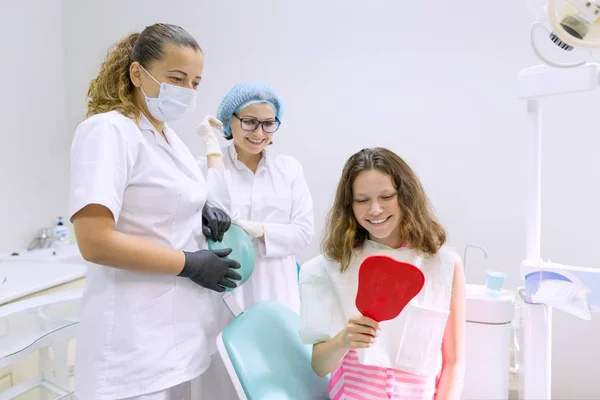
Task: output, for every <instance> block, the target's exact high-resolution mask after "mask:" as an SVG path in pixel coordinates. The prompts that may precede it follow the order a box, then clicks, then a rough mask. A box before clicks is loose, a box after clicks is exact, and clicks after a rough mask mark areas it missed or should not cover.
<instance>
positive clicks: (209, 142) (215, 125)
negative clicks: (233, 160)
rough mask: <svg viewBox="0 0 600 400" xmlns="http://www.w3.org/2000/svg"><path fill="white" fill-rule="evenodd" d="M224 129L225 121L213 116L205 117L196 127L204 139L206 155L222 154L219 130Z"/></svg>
mask: <svg viewBox="0 0 600 400" xmlns="http://www.w3.org/2000/svg"><path fill="white" fill-rule="evenodd" d="M222 129H223V123H222V122H221V121H219V120H218V119H216V118H215V117H213V116H210V115H207V116H206V117H204V119H203V120H202V122H201V123H200V125H198V127H197V128H196V133H197V134H198V136H200V139H202V144H204V148H205V149H206V155H207V156H210V155H222V154H223V153H222V152H221V146H219V138H218V137H217V132H218V131H220V130H222Z"/></svg>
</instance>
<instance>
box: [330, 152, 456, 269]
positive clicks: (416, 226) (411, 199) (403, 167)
mask: <svg viewBox="0 0 600 400" xmlns="http://www.w3.org/2000/svg"><path fill="white" fill-rule="evenodd" d="M368 170H378V171H381V172H383V173H385V174H387V175H389V176H390V177H391V178H392V182H393V184H394V187H395V188H396V189H397V190H398V203H399V205H400V209H401V210H402V213H403V218H402V222H401V227H400V235H401V238H402V240H403V243H406V244H407V245H408V246H410V247H411V248H412V249H414V250H416V251H418V252H420V253H422V254H424V255H435V254H436V253H437V252H438V250H439V249H440V248H441V247H442V246H443V245H444V243H445V242H446V232H445V230H444V228H443V227H442V225H441V224H439V223H438V222H437V221H436V220H435V217H434V216H433V212H432V211H431V206H430V203H429V199H428V197H427V195H426V194H425V190H424V189H423V186H422V184H421V182H420V181H419V178H418V177H417V175H416V174H415V173H414V171H413V170H412V169H411V168H410V166H409V165H408V164H407V163H406V162H405V161H404V160H402V158H400V157H399V156H398V155H396V154H395V153H394V152H392V151H390V150H388V149H384V148H380V147H378V148H372V149H363V150H361V151H359V152H358V153H356V154H354V155H352V156H351V157H350V158H349V159H348V161H346V164H345V165H344V169H343V171H342V176H341V178H340V181H339V184H338V187H337V191H336V195H335V200H334V203H333V207H332V208H331V210H330V212H329V214H328V217H327V226H326V229H325V237H324V239H323V243H322V249H323V253H324V254H325V256H326V257H327V258H329V259H331V260H334V261H336V262H339V263H340V271H341V272H344V271H345V270H346V269H347V268H348V266H349V265H350V261H351V259H352V256H353V254H354V252H355V251H356V250H357V249H360V248H362V246H363V245H364V242H365V240H367V239H368V237H369V233H368V232H367V230H366V229H365V228H363V227H362V226H361V225H360V224H359V223H358V221H357V220H356V217H355V216H354V211H353V209H352V204H353V202H354V196H353V193H352V186H353V184H354V180H355V179H356V177H357V176H358V175H359V174H360V173H361V172H363V171H368Z"/></svg>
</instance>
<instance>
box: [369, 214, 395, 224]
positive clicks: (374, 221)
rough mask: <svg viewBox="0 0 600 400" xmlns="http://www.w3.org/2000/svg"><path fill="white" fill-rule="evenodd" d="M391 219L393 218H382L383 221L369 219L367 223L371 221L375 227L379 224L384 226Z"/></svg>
mask: <svg viewBox="0 0 600 400" xmlns="http://www.w3.org/2000/svg"><path fill="white" fill-rule="evenodd" d="M390 218H391V216H389V217H385V218H381V219H368V220H367V221H369V222H370V223H372V224H373V225H379V224H383V223H384V222H386V221H387V220H388V219H390Z"/></svg>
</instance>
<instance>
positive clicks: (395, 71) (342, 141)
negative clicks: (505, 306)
mask: <svg viewBox="0 0 600 400" xmlns="http://www.w3.org/2000/svg"><path fill="white" fill-rule="evenodd" d="M38 3H39V4H38V6H39V7H38V8H37V9H36V10H34V11H33V13H34V15H33V16H31V15H30V14H29V13H30V12H31V11H30V10H29V9H28V14H27V18H25V10H24V9H23V10H21V8H22V7H21V8H19V11H20V12H21V13H22V14H20V15H19V17H21V18H23V20H24V21H26V23H23V22H20V19H19V18H17V17H15V16H11V15H10V12H9V16H8V17H7V16H5V15H6V14H5V13H4V12H3V17H2V18H3V20H4V19H6V22H7V23H9V24H10V25H9V26H10V27H12V28H13V29H16V30H18V32H20V33H21V35H25V36H20V35H15V34H14V31H13V32H10V37H11V38H13V37H15V38H16V42H11V43H9V46H11V49H13V52H19V54H22V53H23V47H27V48H30V50H31V51H29V52H25V54H26V56H24V57H25V60H26V63H25V64H23V63H21V65H25V66H19V68H13V69H15V71H12V69H11V70H10V71H11V73H10V74H7V73H3V74H0V76H2V78H3V79H6V80H7V84H8V85H9V86H8V87H9V88H12V91H14V93H16V94H17V96H19V98H20V100H21V101H20V102H17V101H15V99H14V98H8V99H7V98H6V97H4V96H3V98H2V100H1V101H4V102H6V101H8V102H10V105H12V104H14V103H21V104H28V106H25V105H23V106H18V107H13V108H16V109H17V110H16V112H14V111H13V112H11V113H9V115H8V118H9V128H11V129H9V132H11V130H14V131H15V132H11V139H9V145H8V146H6V145H5V146H2V150H1V151H3V152H4V153H6V155H5V157H4V158H3V162H4V160H5V159H6V157H8V160H9V161H10V163H6V164H3V165H8V166H10V168H9V169H6V168H5V169H4V171H6V172H4V174H8V173H9V172H8V171H9V170H10V171H11V173H14V172H13V171H22V172H21V175H20V176H19V177H16V178H12V176H13V175H10V176H11V178H10V179H9V180H8V185H7V186H8V187H9V188H11V191H10V193H16V194H18V197H10V198H7V196H3V197H2V199H3V200H2V201H3V205H4V207H3V208H2V209H3V210H4V211H3V213H4V214H5V215H6V218H8V220H7V219H6V218H5V219H4V221H5V223H7V222H9V221H11V222H12V223H10V224H7V226H10V227H11V228H10V229H11V233H10V234H7V233H6V232H5V233H3V235H4V236H8V237H12V232H14V227H15V226H18V227H19V228H21V227H22V226H23V220H27V221H29V222H28V223H30V224H31V225H36V224H38V223H39V222H40V221H36V222H35V224H34V223H33V219H35V218H39V216H38V217H34V214H33V212H32V211H31V210H32V209H34V207H35V205H38V204H44V203H47V204H46V205H45V207H46V208H47V210H46V211H47V212H46V213H45V214H44V216H45V218H47V217H51V216H53V215H54V214H55V213H56V212H57V211H58V210H59V209H61V207H62V206H63V203H61V201H63V200H64V193H61V192H60V191H59V192H58V193H59V194H58V195H56V196H55V197H56V198H54V197H52V198H50V197H48V195H47V192H48V190H49V189H50V188H53V187H57V188H58V189H59V190H61V191H64V190H65V188H66V186H65V185H64V183H60V184H57V183H56V182H57V181H59V178H58V177H60V176H65V175H63V174H66V168H65V165H64V160H65V157H66V153H65V151H64V148H65V143H64V142H65V137H66V136H69V137H70V135H71V134H72V132H73V130H74V129H75V126H76V125H77V123H79V122H80V120H81V118H82V116H83V114H84V112H85V102H84V96H85V93H86V90H87V84H88V82H89V80H90V79H91V77H92V76H94V74H95V73H96V72H97V70H98V67H99V65H100V62H101V60H102V58H103V56H104V54H105V53H106V49H107V48H108V46H109V45H111V44H112V43H113V42H115V41H116V40H118V39H119V38H121V37H122V36H124V35H126V34H128V33H130V32H131V31H135V30H141V29H143V27H144V26H145V25H147V24H151V23H153V22H158V21H162V22H170V23H176V24H180V25H182V26H183V27H185V28H186V29H188V30H189V31H190V32H191V33H192V34H193V35H194V36H195V37H196V38H197V39H198V40H199V42H200V44H201V46H202V47H203V48H204V50H205V55H206V60H205V61H206V67H205V79H204V81H203V83H202V85H201V92H202V93H201V94H200V97H199V104H198V110H197V113H196V114H195V115H194V116H193V117H190V118H189V119H188V120H186V121H182V122H181V123H180V124H178V126H177V128H179V129H178V131H179V133H180V135H181V136H182V137H183V139H184V140H185V141H186V143H188V145H189V146H190V147H191V148H192V149H193V151H194V152H200V151H202V149H201V146H200V142H199V140H198V139H197V138H196V137H195V136H194V127H195V126H196V124H197V123H198V122H199V121H200V120H201V119H202V117H203V116H204V114H205V113H208V112H210V113H214V111H215V109H216V107H217V104H218V102H219V100H220V98H221V96H222V95H223V94H224V93H225V91H226V90H227V89H228V88H229V87H230V86H231V85H232V84H234V83H235V82H237V81H239V80H241V79H247V78H256V79H265V80H268V81H269V82H270V83H271V84H272V85H273V86H275V87H276V88H277V89H279V91H280V92H281V94H282V96H283V97H284V99H285V100H286V103H287V112H286V117H285V120H284V125H283V126H282V129H281V130H280V131H279V132H278V133H277V137H276V146H277V147H278V148H279V149H280V150H281V151H284V152H287V153H289V154H292V155H294V156H295V157H297V158H298V159H299V160H300V161H301V162H302V163H303V165H304V166H305V170H306V176H307V179H308V183H309V185H310V187H311V188H312V191H313V196H314V199H315V207H316V220H317V228H318V230H319V233H320V232H321V229H322V226H323V217H324V215H325V213H326V211H327V209H328V207H329V205H330V202H331V198H332V195H333V192H334V189H335V185H336V183H337V179H338V176H339V173H340V170H341V167H342V164H343V162H344V160H345V159H346V158H347V157H348V156H349V155H350V154H351V153H353V152H355V151H357V150H359V149H360V148H362V147H365V146H387V147H389V148H391V149H393V150H395V151H397V152H398V153H399V154H401V155H402V156H403V157H405V158H406V159H407V160H408V161H409V162H410V163H411V164H412V165H413V166H414V168H415V169H416V170H417V172H418V173H419V175H420V176H421V178H422V180H423V182H424V184H425V186H426V189H427V190H428V192H429V194H430V196H431V198H432V200H433V202H434V203H435V206H436V208H437V210H438V212H439V215H440V217H441V219H442V221H443V223H444V224H445V225H446V227H447V228H448V230H449V233H450V242H451V244H453V245H454V246H456V247H457V248H459V249H462V248H463V247H464V245H465V244H467V243H471V244H478V245H483V246H485V247H486V248H487V249H488V251H489V254H490V258H489V260H487V262H483V261H482V259H481V257H480V256H478V255H473V256H470V257H469V264H468V265H467V275H468V280H469V282H471V283H482V282H483V272H484V268H486V267H490V268H495V269H499V270H502V271H505V272H507V273H508V274H509V277H508V282H507V285H508V286H509V287H510V288H515V287H516V286H517V285H518V284H519V277H518V265H519V263H520V261H521V259H522V257H523V256H524V243H523V242H524V212H525V210H524V202H523V190H524V189H525V182H524V178H523V168H524V163H525V160H526V154H525V152H524V137H525V135H526V134H527V133H528V132H527V131H526V127H527V120H526V116H525V110H524V105H523V104H522V103H520V102H519V101H517V100H516V90H515V78H516V73H517V72H518V71H519V70H520V69H521V68H524V67H527V66H529V65H532V64H535V63H538V61H537V60H536V59H534V57H533V55H532V54H533V53H532V51H531V50H530V48H529V44H528V28H529V24H530V23H531V22H532V19H531V17H530V15H529V14H528V10H527V9H526V7H525V4H524V2H501V3H487V2H480V1H476V0H468V1H455V2H434V3H432V2H415V1H413V2H396V1H391V0H388V1H385V2H384V1H381V2H371V4H369V5H368V6H366V5H365V4H366V3H365V2H347V1H346V2H342V1H329V2H316V1H312V2H307V1H304V2H293V3H292V2H285V3H284V2H280V1H275V0H261V1H253V2H209V1H202V2H199V1H191V0H190V1H187V0H182V1H177V2H173V3H172V4H169V5H167V4H166V3H165V2H163V1H158V0H155V1H149V0H145V1H142V0H129V1H127V2H124V1H120V0H105V1H102V2H80V1H77V0H64V1H63V20H64V21H63V22H64V33H63V34H64V61H65V65H64V71H65V76H66V86H65V89H66V95H67V103H66V104H67V107H66V111H67V117H68V119H67V124H66V126H67V128H68V129H67V133H65V132H64V130H63V129H62V127H63V126H64V121H63V120H62V118H61V117H60V116H59V114H60V110H62V108H61V107H62V105H60V102H61V101H62V97H61V96H62V94H61V93H60V90H59V89H60V88H61V86H62V85H61V79H62V78H61V75H60V70H61V60H60V58H59V57H57V56H58V55H59V54H60V51H58V52H57V49H59V48H60V45H59V41H58V40H56V38H57V35H59V34H60V33H58V32H59V27H57V26H54V25H51V26H48V25H47V22H45V21H43V19H45V18H48V17H47V15H52V16H54V17H56V15H55V14H56V12H57V8H56V7H55V6H50V5H46V4H45V2H38ZM372 3H376V4H372ZM42 4H44V5H42ZM488 4H489V6H488ZM492 5H493V7H494V8H492ZM3 11H4V10H3ZM42 11H46V12H42ZM3 20H2V21H3ZM2 25H4V24H2ZM38 25H40V26H46V27H45V28H41V27H37V28H36V29H39V30H36V31H33V30H32V29H31V26H38ZM38 35H41V36H39V37H44V39H45V40H44V41H43V42H42V41H39V42H38V39H37V38H38ZM5 37H6V35H5ZM49 38H53V39H54V40H48V39H49ZM3 41H5V40H3ZM36 43H37V44H36ZM49 43H52V45H49ZM21 60H22V58H21V59H19V60H12V59H9V63H13V65H14V64H15V63H16V61H19V62H21ZM1 65H2V68H7V71H8V66H7V65H6V63H2V64H1ZM15 74H16V76H17V77H18V78H17V79H15ZM32 79H33V80H34V81H33V82H35V83H37V84H30V83H29V82H31V80H32ZM25 84H27V86H25ZM5 87H6V86H5ZM24 87H27V88H28V89H27V90H23V88H24ZM17 89H19V90H17ZM4 93H5V94H6V93H7V92H6V91H5V92H4ZM56 98H59V99H60V100H58V101H55V99H56ZM49 100H51V101H49ZM32 102H33V104H32ZM57 104H58V105H57ZM598 104H600V94H599V93H592V94H578V95H573V96H569V97H562V98H560V99H553V100H552V101H548V102H547V109H546V114H545V118H546V119H545V120H544V122H545V128H546V129H545V131H544V134H545V139H544V156H545V159H544V174H545V177H544V204H543V207H544V209H543V213H544V214H543V224H544V225H543V232H544V238H543V251H544V255H545V257H550V258H551V259H552V260H554V261H558V262H565V263H580V264H583V265H587V266H591V267H596V266H597V264H598V261H599V260H600V250H599V249H598V248H597V247H596V243H595V240H597V239H598V234H597V228H596V227H597V226H598V225H599V223H600V216H599V214H598V213H597V212H596V204H597V199H598V195H599V191H598V190H597V185H596V182H598V178H599V175H600V172H599V171H600V161H598V157H597V154H596V153H597V152H596V149H597V148H598V145H599V144H600V140H599V139H598V136H597V135H596V134H595V132H594V131H593V130H594V129H595V127H596V126H597V121H596V119H595V116H596V115H597V109H598V106H597V105H598ZM31 106H33V107H31ZM34 108H35V109H36V114H35V115H32V114H31V111H30V110H32V109H34ZM4 109H6V108H4ZM40 109H41V110H42V112H43V113H42V114H39V113H40ZM49 121H51V122H49ZM42 122H45V124H44V126H50V127H51V130H50V132H48V131H47V130H46V129H44V130H41V129H39V127H40V126H42ZM21 123H22V124H24V125H22V126H19V124H21ZM25 124H26V125H25ZM36 127H37V129H35V128H36ZM25 136H26V137H29V138H32V139H34V141H33V142H32V143H34V144H33V145H30V146H25V145H24V144H23V140H24V137H25ZM3 137H4V135H3ZM56 137H59V138H60V139H59V140H56V139H55V138H56ZM17 146H19V147H18V149H19V150H18V151H17V150H15V148H17ZM30 160H35V162H34V163H31V161H30ZM39 172H42V173H43V175H36V173H39ZM36 176H38V177H39V178H36ZM7 177H8V175H7ZM6 180H7V179H4V180H3V181H6ZM27 180H29V181H35V184H34V185H32V184H28V183H27V184H26V183H22V182H24V181H27ZM57 185H58V186H57ZM52 204H54V208H53V207H52V206H51V205H52ZM23 205H25V206H24V207H23ZM13 209H19V210H21V211H20V212H19V213H14V212H13V211H12V210H13ZM8 210H11V211H8ZM55 210H56V211H55ZM39 212H41V211H39ZM40 216H41V214H40ZM23 235H24V234H21V236H23ZM21 239H22V238H21ZM21 239H19V240H21ZM5 240H6V239H5ZM15 242H16V239H15ZM317 252H318V240H317V241H315V243H314V244H313V245H312V246H311V248H310V249H309V250H308V251H306V252H305V253H304V254H303V255H302V260H305V259H306V258H308V257H311V256H313V255H315V254H316V253H317ZM598 321H599V319H598V318H596V320H595V321H593V322H591V323H585V322H583V321H579V320H577V319H575V318H572V317H569V316H565V315H563V314H561V313H560V312H556V313H555V329H554V334H555V336H554V338H555V342H554V364H553V368H554V387H553V390H554V397H555V398H564V399H567V398H568V399H574V398H577V399H592V398H598V395H599V394H600V381H598V379H597V372H596V371H597V368H594V367H595V365H594V364H593V362H594V361H596V360H598V359H599V358H600V346H597V345H596V343H597V342H595V341H594V335H593V332H598V329H600V322H598ZM596 336H597V335H596Z"/></svg>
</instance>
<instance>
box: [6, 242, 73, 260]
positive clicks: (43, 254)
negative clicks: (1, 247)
mask: <svg viewBox="0 0 600 400" xmlns="http://www.w3.org/2000/svg"><path fill="white" fill-rule="evenodd" d="M6 262H11V263H13V262H17V263H28V264H31V263H36V264H38V263H52V264H54V263H60V264H81V263H83V262H84V260H83V257H82V256H81V253H80V252H79V248H78V247H77V244H69V245H64V246H60V247H51V248H47V249H36V250H31V251H21V252H15V253H13V255H4V256H0V264H1V263H6Z"/></svg>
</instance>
